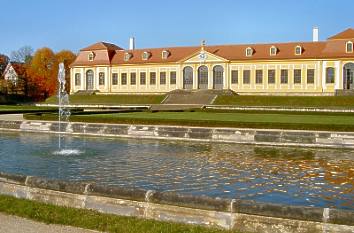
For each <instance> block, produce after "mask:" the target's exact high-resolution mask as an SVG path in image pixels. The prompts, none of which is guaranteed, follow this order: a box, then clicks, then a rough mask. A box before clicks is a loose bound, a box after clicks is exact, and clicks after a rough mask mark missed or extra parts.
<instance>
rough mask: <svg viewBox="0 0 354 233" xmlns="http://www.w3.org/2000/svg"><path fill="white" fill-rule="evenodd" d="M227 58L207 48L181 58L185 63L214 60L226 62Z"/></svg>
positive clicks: (210, 61)
mask: <svg viewBox="0 0 354 233" xmlns="http://www.w3.org/2000/svg"><path fill="white" fill-rule="evenodd" d="M226 61H228V60H226V59H225V58H222V57H219V56H217V55H215V54H212V53H210V52H208V51H205V50H200V51H198V52H196V53H194V54H192V55H191V56H188V57H186V58H185V59H183V60H181V62H183V63H201V62H203V63H212V62H226Z"/></svg>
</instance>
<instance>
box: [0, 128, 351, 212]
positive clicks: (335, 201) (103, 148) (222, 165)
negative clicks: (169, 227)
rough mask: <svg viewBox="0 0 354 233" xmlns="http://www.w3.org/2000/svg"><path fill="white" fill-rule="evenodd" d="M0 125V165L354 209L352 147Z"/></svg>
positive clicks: (110, 182) (217, 194)
mask: <svg viewBox="0 0 354 233" xmlns="http://www.w3.org/2000/svg"><path fill="white" fill-rule="evenodd" d="M62 144H64V145H65V146H64V148H61V149H60V150H59V148H58V135H54V134H38V133H14V132H0V148H1V151H0V171H2V172H7V173H16V174H24V175H31V176H41V177H46V178H50V179H62V180H70V181H88V182H96V183H100V184H107V185H118V186H123V187H124V186H125V187H136V188H142V189H152V190H158V191H174V192H178V193H186V194H192V195H207V196H211V197H221V198H238V199H251V200H255V201H259V202H272V203H282V204H290V205H302V206H318V207H329V208H340V209H349V210H354V151H353V150H335V149H313V148H312V149H308V148H306V149H304V148H287V147H260V146H253V145H238V144H216V143H213V144H212V143H198V142H174V141H162V140H139V139H119V138H108V137H85V136H65V139H62Z"/></svg>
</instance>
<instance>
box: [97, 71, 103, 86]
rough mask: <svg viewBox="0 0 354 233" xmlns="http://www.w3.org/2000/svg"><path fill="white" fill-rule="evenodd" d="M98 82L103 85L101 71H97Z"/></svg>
mask: <svg viewBox="0 0 354 233" xmlns="http://www.w3.org/2000/svg"><path fill="white" fill-rule="evenodd" d="M98 84H99V85H104V73H103V72H100V73H98Z"/></svg>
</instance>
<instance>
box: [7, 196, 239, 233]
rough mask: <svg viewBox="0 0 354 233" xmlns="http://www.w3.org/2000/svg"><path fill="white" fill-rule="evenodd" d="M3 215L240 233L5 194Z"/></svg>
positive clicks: (130, 228) (135, 231)
mask: <svg viewBox="0 0 354 233" xmlns="http://www.w3.org/2000/svg"><path fill="white" fill-rule="evenodd" d="M0 212H3V213H6V214H10V215H16V216H20V217H24V218H29V219H32V220H35V221H39V222H44V223H47V224H61V225H69V226H74V227H81V228H85V229H91V230H98V231H103V232H130V233H141V232H144V233H161V232H168V233H174V232H193V233H199V232H205V233H226V232H230V233H231V232H234V233H236V232H235V231H225V230H219V229H214V228H205V227H201V226H193V225H187V224H178V223H169V222H160V221H155V220H144V219H138V218H134V217H123V216H116V215H111V214H102V213H99V212H97V211H91V210H84V209H74V208H68V207H60V206H55V205H49V204H43V203H40V202H35V201H30V200H24V199H17V198H14V197H9V196H3V195H0Z"/></svg>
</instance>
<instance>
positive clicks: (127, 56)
mask: <svg viewBox="0 0 354 233" xmlns="http://www.w3.org/2000/svg"><path fill="white" fill-rule="evenodd" d="M131 57H132V54H131V53H128V52H126V53H124V61H129V60H130V58H131Z"/></svg>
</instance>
